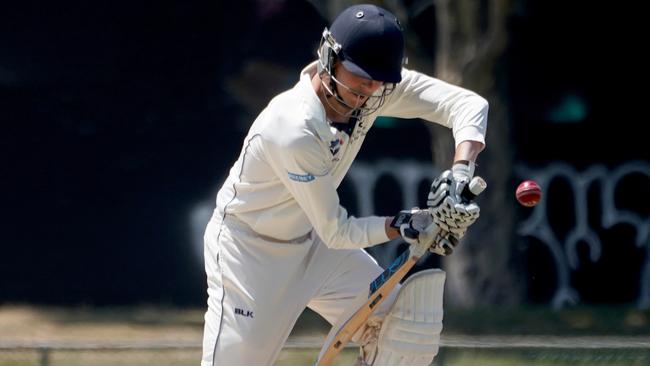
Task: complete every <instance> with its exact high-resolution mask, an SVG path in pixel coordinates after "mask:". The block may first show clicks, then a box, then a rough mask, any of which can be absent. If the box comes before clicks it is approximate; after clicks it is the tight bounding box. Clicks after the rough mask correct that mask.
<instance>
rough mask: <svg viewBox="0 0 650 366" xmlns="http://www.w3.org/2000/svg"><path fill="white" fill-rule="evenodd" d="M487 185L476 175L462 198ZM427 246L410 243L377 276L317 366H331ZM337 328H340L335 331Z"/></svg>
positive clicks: (397, 219) (395, 223)
mask: <svg viewBox="0 0 650 366" xmlns="http://www.w3.org/2000/svg"><path fill="white" fill-rule="evenodd" d="M485 187H487V184H486V183H485V180H483V178H481V177H474V178H473V179H472V181H471V182H470V183H469V184H468V185H467V186H466V187H465V190H464V191H463V195H462V196H463V197H465V198H466V199H468V200H469V199H473V198H474V197H476V196H477V195H479V194H480V193H481V192H483V190H484V189H485ZM409 216H410V214H408V213H407V212H404V211H403V212H401V213H400V214H399V215H397V216H396V217H395V219H394V220H393V222H392V223H391V226H393V227H399V225H401V224H402V223H403V222H405V220H406V221H408V218H409ZM428 249H429V248H428V247H424V246H417V245H410V246H409V248H408V249H407V250H405V251H404V252H402V254H400V256H399V257H397V258H396V259H395V260H394V261H393V263H391V264H390V266H388V268H386V270H384V272H382V273H381V274H380V275H379V276H378V277H377V278H375V279H374V280H373V281H372V282H371V283H370V287H369V289H368V297H367V300H366V301H365V303H363V305H361V306H360V307H359V308H358V309H357V311H356V312H354V313H353V314H352V316H350V317H349V318H348V319H347V320H346V321H345V322H344V323H343V324H342V325H339V326H334V327H332V331H330V334H329V335H328V337H327V339H326V340H325V344H326V345H327V348H326V349H325V351H324V352H321V356H320V357H319V358H318V360H317V361H316V365H315V366H330V365H331V364H332V362H333V361H334V359H335V358H336V356H338V355H339V353H341V351H342V350H343V348H344V347H345V346H346V345H347V344H348V342H349V341H350V339H352V336H354V334H355V333H356V332H357V331H358V330H359V329H360V328H361V327H362V326H363V325H364V324H365V323H366V321H368V318H369V317H370V315H372V313H373V312H374V311H375V310H376V309H377V307H378V306H379V305H380V304H381V303H382V302H383V301H384V300H385V299H386V297H388V295H389V294H390V292H391V291H392V290H393V289H394V288H395V286H397V284H398V283H399V282H400V281H401V280H402V279H403V278H404V276H406V274H407V273H408V272H409V270H411V268H413V266H414V265H415V264H416V263H417V262H418V260H419V259H420V258H421V257H422V256H423V255H424V254H425V253H427V252H428ZM335 329H339V330H338V332H335Z"/></svg>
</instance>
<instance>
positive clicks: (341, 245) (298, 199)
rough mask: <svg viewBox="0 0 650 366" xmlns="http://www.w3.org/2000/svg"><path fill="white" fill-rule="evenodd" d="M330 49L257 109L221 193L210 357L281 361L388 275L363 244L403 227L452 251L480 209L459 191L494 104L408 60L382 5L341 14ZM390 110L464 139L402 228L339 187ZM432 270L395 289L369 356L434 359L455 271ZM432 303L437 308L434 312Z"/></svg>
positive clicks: (371, 329) (208, 256) (378, 364)
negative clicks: (304, 335)
mask: <svg viewBox="0 0 650 366" xmlns="http://www.w3.org/2000/svg"><path fill="white" fill-rule="evenodd" d="M317 53H318V59H317V60H316V61H314V62H313V63H311V64H309V65H307V66H306V67H305V68H304V69H303V70H302V71H301V73H300V80H299V81H298V82H297V84H296V85H295V86H294V87H293V88H292V89H289V90H287V91H285V92H283V93H281V94H279V95H277V96H276V97H275V98H273V99H272V100H271V101H270V103H269V104H268V106H267V107H266V108H265V109H264V110H263V111H262V112H261V113H260V114H259V116H258V117H257V118H256V119H255V121H254V122H253V124H252V125H251V127H250V131H249V133H248V135H247V136H246V138H245V139H244V141H243V144H242V149H241V153H240V155H239V158H238V159H237V161H236V162H235V163H234V165H233V166H232V168H231V169H230V173H229V176H228V178H227V179H226V181H225V182H224V184H223V186H222V187H221V189H220V190H219V193H218V194H217V198H216V208H215V210H214V214H213V216H212V218H211V219H210V222H209V223H208V225H207V228H206V231H205V271H206V274H207V283H208V309H207V312H206V313H205V328H204V335H203V358H202V363H201V365H202V366H243V365H246V366H249V365H255V366H264V365H268V366H271V365H273V363H274V361H275V360H276V358H277V357H278V355H279V353H280V351H281V349H282V347H283V345H284V343H285V341H286V339H287V337H288V336H289V333H290V332H291V329H292V327H293V326H294V324H295V323H296V320H297V319H298V317H299V315H300V314H301V313H302V312H303V310H304V309H305V308H306V307H309V308H310V309H312V310H314V311H315V312H317V313H318V314H320V315H321V316H323V317H324V318H325V319H326V320H327V321H328V322H330V323H331V324H336V323H337V321H339V320H340V319H341V317H343V316H344V314H349V313H350V311H351V310H354V309H353V308H354V307H355V302H354V300H355V298H356V297H357V295H358V294H360V293H362V292H364V291H365V292H366V293H367V291H368V284H369V283H370V282H372V280H373V279H374V278H376V277H377V276H378V275H379V274H380V273H382V271H383V269H382V268H381V267H380V266H379V265H378V264H377V263H376V261H375V260H374V259H373V258H372V257H371V256H370V255H369V254H367V253H366V252H365V251H364V250H363V248H366V247H370V246H374V245H378V244H381V243H384V242H387V241H389V240H391V239H394V238H397V237H399V236H401V237H402V238H403V239H404V240H405V241H406V242H407V243H409V244H414V243H418V244H422V243H424V244H425V245H427V246H429V250H430V251H432V252H435V253H438V254H441V255H448V254H451V253H452V251H453V250H454V247H455V246H456V245H457V243H458V242H459V240H460V239H461V238H462V237H463V235H464V234H465V231H466V230H467V229H468V227H469V226H471V225H472V224H473V223H474V222H475V220H476V219H477V218H478V216H479V209H478V206H477V204H476V203H475V202H474V201H470V202H467V201H465V200H462V199H461V198H460V193H459V192H461V191H462V188H463V187H464V185H466V184H467V183H468V182H469V181H470V179H471V178H472V177H473V174H474V167H475V164H474V162H475V160H476V158H477V156H478V154H479V153H480V151H481V150H482V149H483V148H484V146H485V134H486V128H487V113H488V103H487V101H486V100H485V99H484V98H482V97H481V96H479V95H477V94H476V93H474V92H472V91H469V90H467V89H464V88H461V87H459V86H455V85H451V84H448V83H445V82H443V81H441V80H438V79H435V78H433V77H431V76H427V75H425V74H422V73H420V72H417V71H414V70H410V69H407V68H405V67H404V35H403V31H402V27H401V25H400V23H399V21H398V19H397V18H396V17H395V15H393V14H391V13H390V12H389V11H387V10H385V9H383V8H380V7H377V6H374V5H354V6H351V7H349V8H347V9H345V10H344V11H343V12H341V13H340V14H339V15H338V16H337V17H336V18H335V20H334V21H333V22H332V23H331V25H330V27H328V28H326V29H325V30H324V32H323V34H322V38H321V43H320V46H319V48H318V52H317ZM379 116H391V117H397V118H422V119H424V120H426V121H430V122H434V123H438V124H441V125H443V126H446V127H448V128H449V129H450V130H451V133H452V134H453V137H454V140H455V154H454V162H453V163H452V164H451V166H450V169H449V170H447V171H445V172H444V173H443V174H442V175H441V176H440V177H438V178H437V179H435V180H434V183H433V184H432V186H431V192H430V194H429V200H428V206H429V207H427V208H424V209H417V208H416V209H413V210H412V211H411V214H412V217H413V218H414V220H413V221H410V222H407V223H405V224H402V226H400V227H398V228H394V227H392V226H391V225H390V224H391V222H392V220H393V217H378V216H370V217H353V216H349V215H348V213H347V211H346V209H345V208H344V207H342V206H341V205H340V203H339V197H338V194H337V188H338V186H339V184H340V183H341V181H342V180H343V178H344V176H345V174H346V173H347V171H348V169H349V168H350V165H351V164H352V162H353V161H354V158H355V157H356V156H357V153H358V152H359V149H361V145H362V144H363V141H364V139H365V136H366V134H367V133H369V130H370V129H371V127H372V125H373V122H374V121H375V119H376V118H377V117H379ZM415 218H417V220H415ZM424 275H426V276H428V277H429V278H430V279H429V280H427V281H428V282H426V281H425V282H424V283H428V284H429V285H426V286H408V285H406V284H404V285H403V286H401V288H396V289H395V290H394V291H393V292H392V293H391V295H390V298H388V299H386V300H385V301H384V303H383V304H382V306H381V308H380V309H379V310H378V311H377V312H376V314H375V316H374V317H373V319H372V322H368V325H367V326H365V327H364V328H362V329H360V330H359V332H358V333H357V338H356V339H355V341H357V342H358V343H359V344H360V345H361V352H360V356H359V359H358V362H357V364H358V365H372V366H395V365H402V366H406V365H409V366H426V365H429V364H430V363H431V362H432V360H433V358H434V357H435V355H436V354H437V352H438V341H439V338H440V332H441V329H442V296H443V285H444V276H445V274H444V272H443V271H441V270H436V271H429V272H427V273H426V274H424ZM424 275H423V276H424ZM398 303H399V304H401V305H400V306H392V305H394V304H398ZM431 309H434V310H436V311H435V314H438V315H436V316H422V314H430V313H431ZM389 318H390V319H392V320H391V321H390V322H388V321H384V319H389ZM394 319H397V321H395V320H394ZM386 323H390V324H392V325H391V326H385V325H386Z"/></svg>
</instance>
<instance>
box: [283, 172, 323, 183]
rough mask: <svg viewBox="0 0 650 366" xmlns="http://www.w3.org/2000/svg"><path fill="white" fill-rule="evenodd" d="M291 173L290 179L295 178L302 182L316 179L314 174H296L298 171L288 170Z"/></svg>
mask: <svg viewBox="0 0 650 366" xmlns="http://www.w3.org/2000/svg"><path fill="white" fill-rule="evenodd" d="M287 174H288V175H289V179H291V180H295V181H296V182H301V183H307V182H311V181H312V180H314V179H316V177H314V175H313V174H309V173H307V174H296V173H291V172H287Z"/></svg>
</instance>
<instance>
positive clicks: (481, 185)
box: [460, 176, 487, 201]
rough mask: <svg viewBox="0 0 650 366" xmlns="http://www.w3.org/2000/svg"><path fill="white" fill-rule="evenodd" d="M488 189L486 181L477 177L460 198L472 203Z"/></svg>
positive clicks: (470, 182) (466, 187)
mask: <svg viewBox="0 0 650 366" xmlns="http://www.w3.org/2000/svg"><path fill="white" fill-rule="evenodd" d="M485 188H487V183H486V182H485V179H483V178H482V177H479V176H476V177H474V178H472V180H470V181H469V183H468V184H467V185H466V186H465V189H463V192H462V193H461V194H460V196H461V197H462V198H464V199H466V200H467V201H471V200H473V199H474V198H476V196H478V195H479V194H481V192H483V191H484V190H485Z"/></svg>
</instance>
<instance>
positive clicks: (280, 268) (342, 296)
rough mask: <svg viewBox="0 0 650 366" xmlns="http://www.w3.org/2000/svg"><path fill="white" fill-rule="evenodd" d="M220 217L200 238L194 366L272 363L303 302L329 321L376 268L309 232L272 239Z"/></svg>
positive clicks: (357, 252) (360, 253)
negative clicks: (199, 326)
mask: <svg viewBox="0 0 650 366" xmlns="http://www.w3.org/2000/svg"><path fill="white" fill-rule="evenodd" d="M215 216H216V215H215ZM221 221H222V220H221V218H219V217H216V218H215V217H213V219H212V220H211V221H210V223H209V224H208V227H207V229H206V233H205V238H204V239H205V270H206V274H207V280H208V310H207V312H206V313H205V328H204V334H203V358H202V362H201V366H252V365H255V366H264V365H269V366H271V365H273V363H274V361H275V360H276V358H277V357H278V355H279V353H280V351H281V350H282V347H283V345H284V343H285V341H286V339H287V337H288V336H289V333H290V332H291V329H292V328H293V326H294V324H295V323H296V320H297V319H298V317H299V315H300V314H301V313H302V312H303V310H304V309H305V307H309V308H311V309H312V310H314V311H316V312H317V313H319V314H320V315H321V316H323V317H324V318H325V319H326V320H327V321H328V322H330V323H331V324H334V323H335V322H336V320H337V319H338V317H339V316H340V315H341V313H343V312H344V311H346V310H349V309H348V308H349V307H350V306H352V305H351V302H352V301H353V300H354V298H355V297H356V296H357V294H359V293H360V292H361V291H363V290H367V289H368V286H369V284H370V282H371V281H372V280H373V279H375V278H376V277H377V276H378V275H379V274H380V273H381V272H382V268H381V267H380V266H379V265H378V264H377V262H376V261H375V260H374V259H373V258H372V257H371V256H370V255H368V254H367V253H366V252H365V251H363V250H361V249H352V250H341V249H338V250H333V249H329V248H327V246H326V245H325V244H324V243H323V242H322V241H321V240H320V239H319V238H318V237H317V236H316V235H315V234H310V235H307V236H305V237H304V238H300V239H299V240H296V241H293V242H279V241H275V240H273V239H270V238H266V237H260V236H259V235H257V234H255V233H254V232H252V231H251V230H250V229H249V228H248V227H247V226H246V225H245V224H243V223H241V222H240V221H237V220H236V219H234V218H233V217H231V216H226V218H225V219H224V220H223V222H221Z"/></svg>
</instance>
